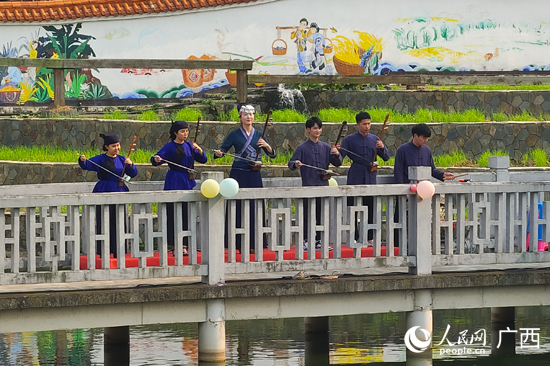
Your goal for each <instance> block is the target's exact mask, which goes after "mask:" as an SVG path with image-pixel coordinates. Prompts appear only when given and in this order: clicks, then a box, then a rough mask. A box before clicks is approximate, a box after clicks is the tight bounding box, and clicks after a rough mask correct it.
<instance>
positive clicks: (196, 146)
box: [193, 142, 202, 154]
mask: <svg viewBox="0 0 550 366" xmlns="http://www.w3.org/2000/svg"><path fill="white" fill-rule="evenodd" d="M193 149H195V150H198V151H199V154H202V149H201V147H200V146H199V145H197V143H196V142H193Z"/></svg>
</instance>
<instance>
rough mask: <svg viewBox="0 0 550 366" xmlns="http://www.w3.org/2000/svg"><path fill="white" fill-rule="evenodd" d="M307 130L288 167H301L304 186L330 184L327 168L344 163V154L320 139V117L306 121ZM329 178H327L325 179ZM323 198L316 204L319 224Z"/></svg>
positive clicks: (306, 211)
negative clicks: (305, 137) (306, 134)
mask: <svg viewBox="0 0 550 366" xmlns="http://www.w3.org/2000/svg"><path fill="white" fill-rule="evenodd" d="M306 131H307V133H308V139H307V140H306V141H305V142H303V143H302V144H300V146H298V148H297V149H296V151H294V154H292V157H291V158H290V161H289V162H288V168H289V169H290V170H296V169H297V168H299V169H300V175H301V177H302V186H304V187H306V186H318V187H323V186H328V185H329V184H328V178H329V176H327V175H326V170H328V167H329V164H332V165H334V166H340V165H342V156H341V155H340V153H339V152H338V149H337V148H336V147H331V146H330V145H329V144H327V143H326V142H324V141H320V140H319V137H320V136H321V133H322V132H323V122H322V121H321V120H320V119H319V118H318V117H311V118H310V119H308V120H307V121H306ZM316 168H318V169H316ZM325 178H327V179H325ZM303 202H304V223H306V227H305V228H304V249H305V250H308V242H307V240H308V233H309V229H308V228H309V204H308V199H307V198H304V200H303ZM321 209H322V207H321V198H317V199H316V204H315V219H316V222H317V225H320V224H321ZM320 239H321V238H320V235H319V233H316V235H315V248H316V249H321V241H320Z"/></svg>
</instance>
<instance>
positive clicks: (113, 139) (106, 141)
mask: <svg viewBox="0 0 550 366" xmlns="http://www.w3.org/2000/svg"><path fill="white" fill-rule="evenodd" d="M99 137H101V138H102V139H103V151H107V149H106V148H105V146H106V145H107V146H108V145H112V144H116V143H117V142H120V140H119V139H118V136H117V135H114V134H113V135H104V134H102V133H100V134H99Z"/></svg>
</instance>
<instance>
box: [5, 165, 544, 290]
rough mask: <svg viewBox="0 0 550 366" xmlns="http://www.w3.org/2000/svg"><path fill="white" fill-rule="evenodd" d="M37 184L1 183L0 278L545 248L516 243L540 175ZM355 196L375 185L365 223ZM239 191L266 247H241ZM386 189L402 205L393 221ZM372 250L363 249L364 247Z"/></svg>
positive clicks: (524, 258)
mask: <svg viewBox="0 0 550 366" xmlns="http://www.w3.org/2000/svg"><path fill="white" fill-rule="evenodd" d="M501 173H502V172H501ZM422 174H426V172H425V171H424V172H422V168H419V169H418V171H417V172H415V173H414V174H412V175H411V177H413V176H416V178H417V179H419V180H422V179H423V178H426V176H425V175H424V176H423V175H422ZM427 175H428V177H429V172H428V173H427ZM500 177H501V178H502V177H504V178H506V177H505V175H504V176H503V175H502V174H501V175H500ZM38 186H40V185H38ZM38 186H34V189H33V191H31V192H28V193H31V194H24V193H25V192H22V191H21V187H20V186H19V187H14V188H13V189H12V192H13V193H12V195H9V194H5V195H4V198H3V199H2V201H1V203H0V243H3V245H1V246H0V271H1V273H3V275H2V276H0V284H15V283H40V282H72V281H85V280H107V279H110V280H116V279H132V278H152V277H174V276H203V282H206V283H210V284H214V283H219V282H223V281H224V280H225V276H226V274H252V275H253V274H254V273H265V272H287V273H289V274H295V273H296V271H297V270H326V271H332V270H339V271H351V270H353V269H365V268H373V267H405V268H407V267H408V268H409V269H410V271H411V272H412V273H416V274H429V273H431V272H432V269H438V268H442V267H446V266H458V269H459V270H460V268H461V266H462V268H464V269H468V268H469V266H471V265H472V264H484V265H491V264H504V265H508V266H509V267H510V268H513V267H514V265H515V263H534V262H550V255H549V253H538V252H536V250H537V239H538V238H537V235H532V236H531V239H530V247H529V250H527V248H526V231H527V217H528V215H529V216H530V226H531V227H530V232H532V233H537V232H538V230H537V229H536V228H537V227H538V225H543V228H544V230H543V231H544V233H545V234H544V235H545V237H544V238H542V240H544V241H548V240H549V238H548V231H549V230H550V226H548V225H549V224H548V223H547V221H548V219H549V218H550V206H549V205H548V204H547V202H544V213H543V217H542V218H540V219H539V218H538V207H537V204H538V202H541V201H545V200H546V199H547V197H548V192H550V182H543V183H536V182H528V183H510V182H508V183H506V182H487V183H451V182H446V183H438V184H436V194H435V195H434V197H433V198H432V199H431V200H421V199H419V198H418V197H417V196H416V195H412V192H411V191H410V186H409V185H395V184H391V185H386V184H384V185H376V186H340V187H319V188H315V187H305V188H302V187H295V188H284V187H282V188H277V187H271V188H263V189H241V190H240V192H239V193H238V195H237V196H235V197H234V198H232V199H229V200H226V199H224V198H222V197H221V196H218V197H217V198H214V199H209V200H208V199H206V198H205V197H203V196H202V195H201V194H200V192H198V191H172V192H170V191H142V192H129V193H114V194H107V193H103V194H92V193H78V192H82V191H83V190H82V189H83V188H86V189H89V188H90V187H87V186H86V187H84V186H83V187H80V188H73V190H75V191H76V192H75V193H67V194H56V195H52V193H53V192H52V190H53V191H55V190H57V191H59V189H62V188H63V187H59V186H57V187H56V188H52V187H44V188H43V189H39V188H37V187H38ZM147 186H150V187H157V186H158V184H157V183H147V184H145V185H144V187H147ZM27 189H28V188H27ZM2 190H7V188H5V187H2ZM41 193H42V194H41ZM361 196H372V197H373V202H374V207H375V216H374V217H373V223H372V224H367V219H366V213H367V208H366V207H365V206H362V205H361V204H360V203H359V201H357V202H356V204H357V206H352V207H348V205H347V198H348V197H361ZM303 198H309V199H310V200H309V203H308V204H309V211H310V212H311V213H314V212H315V205H316V202H315V201H316V200H315V199H314V198H319V199H320V200H321V204H322V220H321V223H320V225H316V226H315V227H308V226H307V225H305V223H304V222H303V216H302V212H303V209H304V205H303V201H302V199H303ZM238 200H243V210H242V211H243V212H242V215H243V218H244V219H243V222H244V227H242V228H237V227H235V226H236V225H235V219H234V218H235V213H234V212H235V203H236V202H237V201H238ZM249 200H255V201H256V202H262V203H264V204H265V207H266V209H265V221H264V220H258V219H257V220H255V225H256V226H255V228H256V242H257V243H262V242H263V236H264V235H265V236H266V237H267V244H268V248H267V249H268V251H266V252H264V251H261V250H256V252H255V253H254V254H253V255H252V254H250V253H249V250H248V249H249V246H248V245H249V244H248V243H249V242H250V235H249V225H250V222H249V220H247V219H246V218H247V217H249V215H250V211H249V205H248V202H250V201H249ZM396 200H399V201H400V204H399V210H400V212H399V220H398V222H395V223H394V219H393V218H394V215H393V211H394V207H395V201H396ZM171 202H176V204H175V205H176V208H177V209H176V218H175V221H176V222H180V223H181V216H180V215H181V213H179V214H178V212H179V211H180V209H179V207H181V204H182V202H188V203H189V207H188V214H189V217H190V224H189V230H185V231H184V230H182V228H181V224H180V226H179V227H176V231H177V233H178V238H179V240H178V243H179V245H178V246H177V247H176V249H175V253H176V255H175V256H174V257H173V256H171V255H170V253H169V252H168V248H167V244H166V236H167V230H166V224H165V223H166V203H171ZM226 204H227V213H228V216H229V218H230V219H229V220H228V222H229V232H230V233H234V234H239V235H241V237H242V243H243V245H242V251H241V253H238V252H237V251H236V245H235V244H236V243H235V240H234V238H233V239H230V240H228V248H229V249H228V251H227V254H225V253H224V222H225V212H224V211H225V209H226ZM96 205H100V206H102V210H103V214H104V215H105V217H106V220H104V222H105V224H104V225H103V229H102V234H96V231H95V220H96V218H95V214H96ZM108 205H115V206H116V217H115V218H114V219H115V220H116V222H117V223H118V224H119V225H118V228H119V230H118V232H117V238H118V243H119V244H118V256H117V257H118V260H116V261H115V260H109V259H108V258H107V256H103V257H102V258H100V259H96V256H95V252H96V245H95V243H96V240H102V246H103V252H108V248H109V243H108V240H109V237H108V234H105V233H106V231H108V225H107V224H106V223H107V222H108V221H109V219H113V218H109V217H108V215H109V210H108ZM407 209H408V214H407ZM356 212H357V213H358V214H359V217H360V219H361V220H360V223H359V228H358V229H359V231H360V239H359V240H358V241H359V242H360V243H355V241H354V240H353V237H354V234H355V223H354V217H355V213H356ZM262 214H263V209H262V205H261V204H257V205H256V217H257V218H259V217H262ZM310 217H314V214H310ZM407 218H408V219H407ZM304 230H309V237H310V238H313V237H314V231H318V232H321V237H322V248H321V250H319V251H317V253H318V254H317V255H316V256H314V251H312V250H310V251H309V252H304V251H303V247H302V240H301V238H302V235H303V232H304ZM367 230H373V231H374V240H373V245H372V249H365V248H366V245H364V244H362V242H365V241H366V240H363V238H365V237H366V233H367ZM394 235H397V236H398V237H400V238H401V243H403V244H402V245H401V246H400V248H399V249H398V253H394V248H393V245H394V244H393V243H394V240H393V237H394ZM183 237H188V238H189V239H188V240H189V256H188V257H183V256H182V255H180V253H181V251H182V238H183ZM350 238H352V239H351V240H350ZM329 245H331V246H332V250H330V249H331V248H329ZM386 249H387V250H386ZM371 250H372V254H371V255H372V256H371V257H365V256H364V254H363V255H362V252H365V251H371ZM122 253H129V254H128V255H129V257H126V256H125V255H121V254H122ZM383 253H384V255H382V254H383ZM86 254H87V255H86ZM85 255H86V256H85ZM317 256H318V257H319V258H316V257H317ZM224 262H226V263H224ZM83 267H85V268H87V269H83Z"/></svg>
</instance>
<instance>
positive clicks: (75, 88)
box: [65, 71, 88, 99]
mask: <svg viewBox="0 0 550 366" xmlns="http://www.w3.org/2000/svg"><path fill="white" fill-rule="evenodd" d="M87 78H88V77H87V76H86V75H85V74H82V75H80V74H79V73H78V71H76V72H75V73H73V80H72V82H71V86H70V87H69V88H68V89H67V90H65V96H67V97H68V98H73V99H84V98H85V97H86V92H87V91H88V88H87V87H86V84H84V82H85V81H86V79H87Z"/></svg>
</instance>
